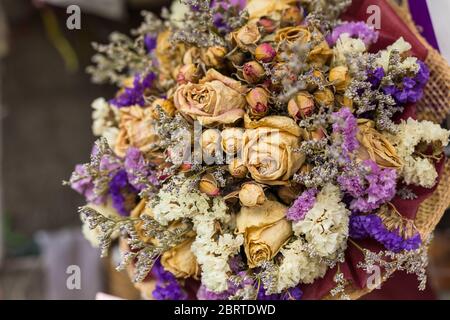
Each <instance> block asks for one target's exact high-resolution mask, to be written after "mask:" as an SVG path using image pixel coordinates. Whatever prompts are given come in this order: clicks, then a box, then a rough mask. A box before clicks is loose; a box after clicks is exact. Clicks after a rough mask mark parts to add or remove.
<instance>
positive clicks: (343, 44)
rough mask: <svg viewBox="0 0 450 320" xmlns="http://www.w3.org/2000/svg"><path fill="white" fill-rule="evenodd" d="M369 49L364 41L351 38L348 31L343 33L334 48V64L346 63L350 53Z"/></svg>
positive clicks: (358, 52)
mask: <svg viewBox="0 0 450 320" xmlns="http://www.w3.org/2000/svg"><path fill="white" fill-rule="evenodd" d="M366 51H367V48H366V45H365V44H364V41H362V40H361V39H354V38H351V37H350V35H349V34H348V33H343V34H342V35H341V36H340V37H339V39H338V40H337V42H336V45H335V46H334V48H333V65H335V66H340V65H346V64H347V62H346V56H347V55H348V54H360V53H364V52H366Z"/></svg>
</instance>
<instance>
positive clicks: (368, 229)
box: [349, 214, 422, 253]
mask: <svg viewBox="0 0 450 320" xmlns="http://www.w3.org/2000/svg"><path fill="white" fill-rule="evenodd" d="M349 236H350V237H351V238H354V239H364V238H373V239H375V240H376V241H378V242H379V243H381V244H382V245H383V246H384V247H385V248H386V249H388V250H389V251H392V252H395V253H397V252H400V251H403V250H408V251H409V250H415V249H417V248H419V246H420V244H421V243H422V240H421V238H420V234H419V233H417V234H415V235H414V236H412V237H411V238H409V239H404V238H402V237H401V236H400V235H399V233H398V230H394V231H390V230H388V229H387V228H386V227H385V226H384V224H383V221H382V220H381V218H380V217H379V216H377V215H376V214H369V215H356V214H353V215H352V216H351V217H350V223H349Z"/></svg>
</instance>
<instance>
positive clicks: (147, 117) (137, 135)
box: [114, 106, 159, 157]
mask: <svg viewBox="0 0 450 320" xmlns="http://www.w3.org/2000/svg"><path fill="white" fill-rule="evenodd" d="M153 111H154V110H153V109H152V108H142V107H139V106H132V107H126V108H121V109H120V120H119V129H120V131H119V135H118V137H117V141H116V145H115V148H114V151H115V153H116V154H117V155H118V156H120V157H124V156H125V154H126V151H127V150H128V148H129V147H130V146H132V147H136V148H138V149H139V150H140V151H141V152H143V153H152V152H154V151H156V150H157V149H158V143H159V135H158V132H157V131H156V129H155V126H154V124H155V119H154V112H153Z"/></svg>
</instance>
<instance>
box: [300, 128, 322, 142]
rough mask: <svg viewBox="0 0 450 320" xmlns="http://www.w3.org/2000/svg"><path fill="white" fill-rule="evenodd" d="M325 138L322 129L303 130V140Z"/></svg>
mask: <svg viewBox="0 0 450 320" xmlns="http://www.w3.org/2000/svg"><path fill="white" fill-rule="evenodd" d="M324 137H325V131H324V130H323V128H317V129H314V130H304V131H303V139H304V140H321V139H323V138H324Z"/></svg>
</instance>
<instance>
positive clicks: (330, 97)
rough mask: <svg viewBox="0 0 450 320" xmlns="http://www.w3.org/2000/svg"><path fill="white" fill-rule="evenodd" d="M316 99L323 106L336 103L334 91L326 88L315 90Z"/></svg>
mask: <svg viewBox="0 0 450 320" xmlns="http://www.w3.org/2000/svg"><path fill="white" fill-rule="evenodd" d="M314 99H316V102H317V103H318V104H320V105H322V106H331V105H333V103H334V94H333V91H331V90H330V89H328V88H325V89H324V90H317V91H316V92H314Z"/></svg>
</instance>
